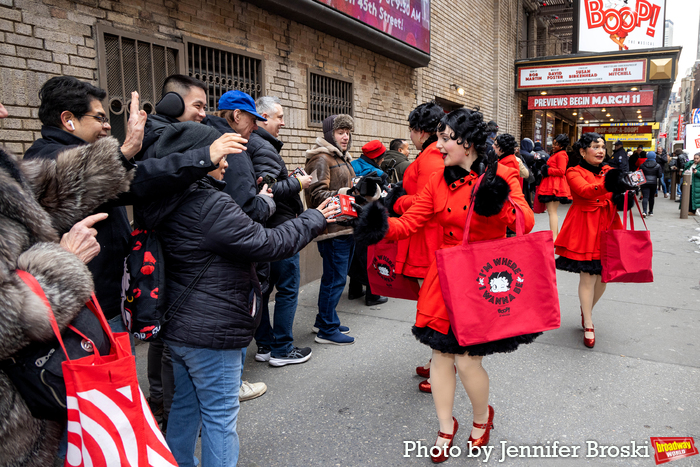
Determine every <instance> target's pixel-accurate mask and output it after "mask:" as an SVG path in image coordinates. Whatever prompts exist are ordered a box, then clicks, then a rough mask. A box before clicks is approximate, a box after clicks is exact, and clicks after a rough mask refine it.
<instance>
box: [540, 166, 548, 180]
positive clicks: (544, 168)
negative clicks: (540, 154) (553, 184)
mask: <svg viewBox="0 0 700 467" xmlns="http://www.w3.org/2000/svg"><path fill="white" fill-rule="evenodd" d="M540 173H541V174H542V178H544V177H549V166H548V165H547V164H545V165H543V166H542V168H541V169H540Z"/></svg>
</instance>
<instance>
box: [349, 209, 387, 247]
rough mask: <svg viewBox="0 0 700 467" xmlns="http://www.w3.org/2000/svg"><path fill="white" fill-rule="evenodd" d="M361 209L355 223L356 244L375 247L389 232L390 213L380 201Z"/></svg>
mask: <svg viewBox="0 0 700 467" xmlns="http://www.w3.org/2000/svg"><path fill="white" fill-rule="evenodd" d="M355 209H357V207H355ZM360 209H361V210H360V211H358V215H359V217H358V219H357V222H356V223H355V232H354V236H355V243H356V244H358V245H374V244H375V243H378V242H379V241H380V240H381V239H383V238H384V235H386V232H387V231H388V230H389V213H388V212H387V210H386V209H385V208H384V205H383V204H382V203H380V202H379V201H374V202H372V203H370V204H368V205H366V206H364V207H362V208H360Z"/></svg>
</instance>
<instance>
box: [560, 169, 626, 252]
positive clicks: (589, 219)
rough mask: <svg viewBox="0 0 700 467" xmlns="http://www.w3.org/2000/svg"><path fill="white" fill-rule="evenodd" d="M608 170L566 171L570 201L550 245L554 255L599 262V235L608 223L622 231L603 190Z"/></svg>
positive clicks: (615, 211) (606, 192)
mask: <svg viewBox="0 0 700 467" xmlns="http://www.w3.org/2000/svg"><path fill="white" fill-rule="evenodd" d="M611 168H612V167H610V166H604V167H603V169H602V170H601V171H600V174H598V175H596V174H594V173H593V172H590V171H589V170H586V169H584V168H583V167H581V166H576V167H571V168H570V169H569V170H567V171H566V179H567V180H568V182H569V186H570V187H571V192H572V195H573V199H574V202H573V204H572V205H571V207H570V208H569V212H567V213H566V218H565V219H564V223H563V224H562V226H561V230H560V231H559V235H557V241H556V242H554V247H555V248H554V252H555V253H556V254H558V255H560V256H563V257H565V258H569V259H573V260H577V261H591V260H594V259H597V260H599V259H600V232H602V231H603V230H607V229H608V226H609V225H610V221H611V220H612V221H613V222H612V228H613V229H621V228H622V221H620V216H618V215H617V210H616V207H615V204H614V203H613V201H612V193H611V192H609V191H608V190H606V189H605V174H606V173H607V172H608V171H609V170H610V169H611Z"/></svg>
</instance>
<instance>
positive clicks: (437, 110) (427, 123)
mask: <svg viewBox="0 0 700 467" xmlns="http://www.w3.org/2000/svg"><path fill="white" fill-rule="evenodd" d="M444 115H445V111H444V110H442V107H440V106H439V105H438V104H437V103H436V102H435V101H430V102H426V103H425V104H421V105H419V106H418V107H416V108H415V109H413V110H412V111H411V113H410V114H408V127H409V128H411V129H412V130H419V131H425V132H427V133H435V131H436V128H437V126H438V123H439V122H440V119H441V118H442V117H443V116H444Z"/></svg>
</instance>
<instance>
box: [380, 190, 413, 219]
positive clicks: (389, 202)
mask: <svg viewBox="0 0 700 467" xmlns="http://www.w3.org/2000/svg"><path fill="white" fill-rule="evenodd" d="M407 194H408V193H406V190H404V189H403V182H399V183H397V184H396V185H394V187H393V188H392V189H391V191H390V192H389V193H388V194H387V195H386V197H385V198H384V207H386V208H387V210H388V211H389V215H390V216H391V217H399V215H398V214H397V213H396V211H394V204H395V203H396V201H397V200H398V199H399V198H401V197H402V196H405V195H407Z"/></svg>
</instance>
